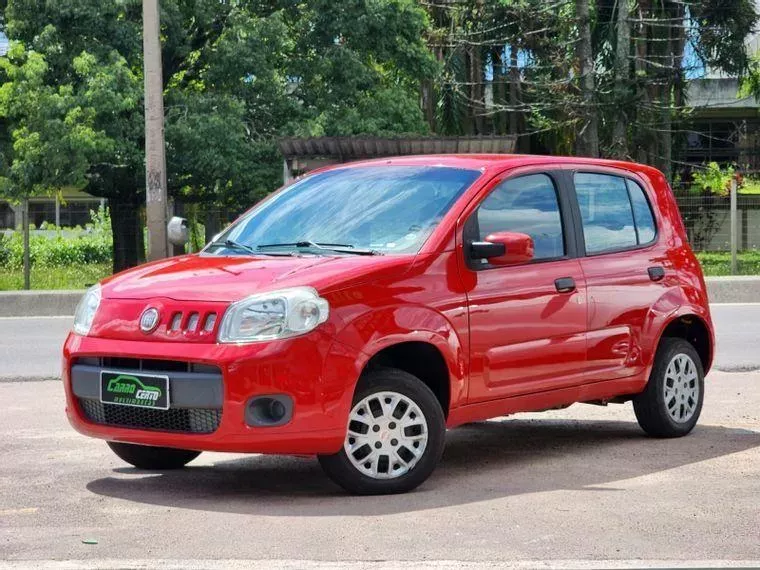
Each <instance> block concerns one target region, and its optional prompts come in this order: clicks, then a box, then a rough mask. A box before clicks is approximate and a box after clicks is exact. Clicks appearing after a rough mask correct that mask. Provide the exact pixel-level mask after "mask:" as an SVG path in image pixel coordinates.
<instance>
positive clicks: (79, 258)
mask: <svg viewBox="0 0 760 570" xmlns="http://www.w3.org/2000/svg"><path fill="white" fill-rule="evenodd" d="M90 215H91V216H92V223H91V224H87V227H86V228H85V229H84V230H81V229H80V230H79V231H78V232H77V231H76V230H61V229H59V230H57V231H56V232H55V233H53V234H52V235H45V234H32V235H31V236H30V242H29V245H30V247H29V255H30V258H31V263H32V266H33V267H70V266H77V265H88V264H92V263H100V264H108V263H111V260H112V252H113V241H112V237H111V218H110V216H109V215H108V211H107V210H106V209H103V208H101V209H100V210H99V211H97V212H90ZM74 232H76V233H74ZM23 265H24V238H23V235H22V234H21V233H20V232H14V233H12V234H10V236H1V235H0V267H5V268H8V269H19V268H21V267H22V266H23Z"/></svg>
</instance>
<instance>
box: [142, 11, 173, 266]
mask: <svg viewBox="0 0 760 570" xmlns="http://www.w3.org/2000/svg"><path fill="white" fill-rule="evenodd" d="M158 14H159V12H158V0H143V65H144V74H145V184H146V188H145V205H146V210H145V214H146V216H145V217H146V218H147V223H148V260H149V261H153V260H155V259H161V258H164V257H168V255H169V242H168V240H167V236H166V223H167V211H166V208H167V203H166V149H165V147H164V99H163V78H162V71H161V39H160V35H159V34H160V23H159V15H158Z"/></svg>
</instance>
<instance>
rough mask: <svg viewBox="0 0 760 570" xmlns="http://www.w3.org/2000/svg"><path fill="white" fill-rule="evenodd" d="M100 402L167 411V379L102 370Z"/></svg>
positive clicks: (166, 377) (150, 375) (158, 376)
mask: <svg viewBox="0 0 760 570" xmlns="http://www.w3.org/2000/svg"><path fill="white" fill-rule="evenodd" d="M100 401H101V402H103V403H104V404H117V405H119V406H132V407H136V408H153V409H156V410H168V409H169V377H168V376H160V375H155V374H129V373H125V372H112V371H109V370H103V371H101V373H100Z"/></svg>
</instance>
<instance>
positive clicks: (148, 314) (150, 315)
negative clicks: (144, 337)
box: [140, 307, 158, 334]
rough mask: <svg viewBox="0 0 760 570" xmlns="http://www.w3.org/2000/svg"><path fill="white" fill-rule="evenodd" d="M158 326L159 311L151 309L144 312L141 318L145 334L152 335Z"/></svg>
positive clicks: (141, 327)
mask: <svg viewBox="0 0 760 570" xmlns="http://www.w3.org/2000/svg"><path fill="white" fill-rule="evenodd" d="M157 326H158V309H156V308H155V307H150V308H148V309H145V310H144V311H143V314H142V316H141V317H140V330H141V331H142V332H144V333H145V334H148V333H152V332H153V331H154V330H156V327H157Z"/></svg>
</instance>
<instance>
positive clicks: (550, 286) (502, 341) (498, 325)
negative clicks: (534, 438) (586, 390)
mask: <svg viewBox="0 0 760 570" xmlns="http://www.w3.org/2000/svg"><path fill="white" fill-rule="evenodd" d="M563 277H572V278H573V279H574V280H575V283H576V289H575V291H573V292H570V293H558V292H557V290H556V288H555V285H554V281H555V279H559V278H563ZM468 299H469V306H470V343H471V344H470V346H471V359H470V392H469V400H470V401H471V402H477V401H481V400H489V399H495V398H506V397H509V396H516V395H518V394H527V393H531V392H537V391H541V390H548V389H552V388H563V387H567V386H574V385H576V384H578V383H580V382H582V376H583V371H584V369H585V367H586V336H585V329H586V300H585V282H584V279H583V274H582V272H581V269H580V263H579V262H578V260H575V259H571V260H563V261H553V262H548V263H545V264H535V265H530V266H518V267H510V268H499V269H494V270H489V271H481V272H479V273H478V275H477V284H476V285H475V287H474V289H473V290H471V291H470V292H469V294H468Z"/></svg>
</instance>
